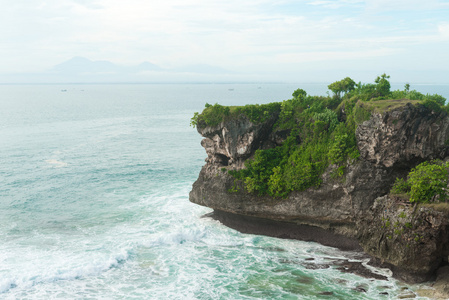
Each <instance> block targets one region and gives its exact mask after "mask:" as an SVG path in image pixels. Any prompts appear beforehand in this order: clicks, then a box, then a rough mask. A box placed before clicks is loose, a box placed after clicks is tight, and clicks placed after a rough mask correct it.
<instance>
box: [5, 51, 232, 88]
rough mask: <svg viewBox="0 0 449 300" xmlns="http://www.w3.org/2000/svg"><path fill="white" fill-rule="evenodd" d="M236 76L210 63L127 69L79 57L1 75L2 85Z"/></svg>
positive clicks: (145, 65)
mask: <svg viewBox="0 0 449 300" xmlns="http://www.w3.org/2000/svg"><path fill="white" fill-rule="evenodd" d="M235 76H239V74H238V73H235V72H232V71H229V70H225V69H223V68H220V67H216V66H211V65H206V64H197V65H186V66H183V67H174V68H170V69H168V68H161V67H160V66H158V65H155V64H153V63H151V62H147V61H146V62H142V63H140V64H138V65H134V66H123V65H117V64H115V63H113V62H110V61H106V60H97V61H94V60H90V59H88V58H85V57H81V56H76V57H73V58H71V59H69V60H67V61H65V62H62V63H60V64H57V65H55V66H54V67H52V68H50V69H47V70H46V71H44V72H36V73H14V74H1V73H0V83H103V82H108V83H111V82H121V83H126V82H210V81H216V82H222V81H229V80H233V81H235V80H236V79H235V78H236V77H235ZM230 78H231V79H230Z"/></svg>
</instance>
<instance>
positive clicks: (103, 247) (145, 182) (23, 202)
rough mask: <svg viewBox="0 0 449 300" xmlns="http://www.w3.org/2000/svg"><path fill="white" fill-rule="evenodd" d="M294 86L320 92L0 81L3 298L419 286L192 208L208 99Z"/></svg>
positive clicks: (199, 295)
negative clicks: (358, 269)
mask: <svg viewBox="0 0 449 300" xmlns="http://www.w3.org/2000/svg"><path fill="white" fill-rule="evenodd" d="M298 87H301V88H303V89H305V90H306V91H308V92H309V94H323V95H324V94H325V93H326V85H325V84H323V85H310V84H309V85H294V84H176V85H174V84H157V85H156V84H155V85H151V84H149V85H143V84H142V85H138V84H136V85H112V84H111V85H1V86H0V299H379V298H384V299H390V298H392V299H394V298H395V297H396V296H397V295H398V294H400V293H402V292H403V289H412V290H413V289H416V288H417V287H416V286H407V285H404V284H402V283H400V282H398V281H396V280H394V279H393V278H391V274H390V272H389V271H388V270H383V269H375V268H372V269H373V271H374V272H377V273H379V274H384V275H387V276H388V280H386V281H384V280H374V279H370V278H363V277H360V276H357V275H354V274H348V273H342V272H341V271H339V270H338V269H337V265H336V264H335V262H337V261H340V260H345V259H349V260H352V261H361V262H362V263H363V264H366V261H365V260H363V259H362V258H361V257H360V255H359V254H358V253H354V252H343V251H339V250H337V249H335V248H330V247H324V246H321V245H319V244H316V243H308V242H302V241H294V240H282V239H276V238H270V237H265V236H256V235H248V234H242V233H239V232H237V231H235V230H232V229H229V228H227V227H225V226H223V225H221V224H220V223H219V222H217V221H215V220H212V219H210V218H203V217H202V216H203V215H205V214H207V213H209V212H211V210H210V209H208V208H205V207H201V206H198V205H195V204H192V203H190V202H189V200H188V194H189V191H190V189H191V186H192V183H193V182H194V181H195V180H196V178H197V176H198V174H199V171H200V169H201V166H202V165H203V164H204V159H205V157H206V154H205V151H204V149H203V148H202V147H201V146H200V141H201V137H200V135H199V134H198V133H197V132H196V130H195V129H194V128H192V127H190V126H189V120H190V118H191V117H192V115H193V113H194V112H195V111H201V110H202V108H203V107H204V104H205V103H206V102H208V103H216V102H218V103H221V104H225V105H243V104H248V103H267V102H272V101H280V100H284V99H288V98H291V93H292V92H293V91H294V90H295V89H296V88H298ZM427 88H428V89H429V92H432V93H433V92H439V91H443V92H442V94H444V89H446V90H445V91H448V89H447V86H442V87H441V86H440V87H435V86H427ZM445 96H446V97H447V95H445ZM380 293H384V294H382V295H380ZM385 293H386V294H385Z"/></svg>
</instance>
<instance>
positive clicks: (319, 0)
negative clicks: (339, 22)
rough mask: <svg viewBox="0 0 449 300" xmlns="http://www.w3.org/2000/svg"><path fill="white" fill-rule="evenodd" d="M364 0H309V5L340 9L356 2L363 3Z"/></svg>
mask: <svg viewBox="0 0 449 300" xmlns="http://www.w3.org/2000/svg"><path fill="white" fill-rule="evenodd" d="M362 3H364V1H363V0H334V1H330V0H313V1H310V2H308V3H307V4H309V5H315V6H322V7H325V8H330V9H338V8H341V7H346V6H353V5H355V4H362Z"/></svg>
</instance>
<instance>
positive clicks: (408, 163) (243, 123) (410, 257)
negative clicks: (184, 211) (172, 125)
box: [189, 104, 449, 281]
mask: <svg viewBox="0 0 449 300" xmlns="http://www.w3.org/2000/svg"><path fill="white" fill-rule="evenodd" d="M276 120H277V115H273V116H272V117H271V118H269V119H268V120H267V121H265V122H263V123H260V124H254V123H252V122H251V121H250V120H248V118H246V117H245V116H243V115H242V117H240V118H237V119H234V120H231V121H228V122H224V123H221V124H220V125H218V126H215V127H207V126H201V124H199V126H198V127H197V130H198V132H199V133H200V134H201V135H202V136H203V137H205V139H204V140H203V141H202V143H201V145H202V146H203V147H204V148H205V149H206V153H207V159H206V165H205V166H204V167H203V168H202V170H201V172H200V174H199V178H198V180H197V181H196V182H195V183H194V184H193V188H192V191H191V192H190V196H189V198H190V201H191V202H193V203H196V204H199V205H203V206H207V207H210V208H213V209H214V210H217V211H223V212H227V213H232V214H235V215H242V216H250V217H257V218H263V219H268V220H275V221H283V222H289V223H293V224H301V225H311V226H316V227H320V228H322V229H325V230H328V231H329V232H332V233H336V234H339V235H344V236H346V237H349V238H353V239H354V240H356V241H358V242H359V243H360V245H361V246H362V247H363V248H364V249H365V251H366V252H367V253H369V254H370V255H372V256H373V257H376V258H378V259H379V260H380V261H383V262H385V263H388V264H389V265H390V266H392V269H393V270H394V271H395V273H396V274H398V276H400V277H401V278H403V279H405V280H407V281H422V280H426V279H428V278H430V276H431V274H433V273H434V272H435V270H436V269H437V268H438V266H439V264H440V263H441V262H442V261H443V257H444V255H446V260H447V253H446V252H447V249H446V248H447V247H448V246H447V245H448V243H449V242H448V240H447V239H446V238H442V235H444V234H446V236H447V233H448V232H447V219H448V217H447V216H446V215H441V214H438V213H436V212H431V211H427V210H426V211H422V212H421V211H420V212H419V217H416V218H417V219H419V220H423V221H422V222H423V223H422V224H419V225H416V226H415V225H414V226H415V228H416V230H417V231H419V232H423V233H424V232H427V230H429V234H428V235H426V234H424V235H423V238H424V239H423V240H422V241H425V242H420V243H415V244H413V245H414V246H413V247H412V248H407V247H405V246H406V245H407V244H406V243H405V242H404V243H405V244H404V243H403V242H401V243H399V242H398V243H393V241H399V240H400V239H399V238H396V239H395V238H394V236H392V238H391V239H389V238H388V236H389V235H391V234H390V233H388V232H389V231H388V230H387V229H386V227H382V224H381V223H382V221H381V220H382V216H384V214H383V209H384V206H385V205H387V204H382V205H381V204H379V203H380V202H375V200H376V198H378V197H382V196H385V195H386V194H388V192H389V190H390V188H391V186H392V185H393V183H394V181H395V179H396V177H399V176H404V175H405V174H407V173H408V172H409V171H410V169H411V168H413V167H415V166H416V165H417V164H419V163H421V162H422V161H424V160H428V159H434V158H440V159H444V158H446V157H447V156H448V155H449V147H448V146H447V144H448V141H449V117H448V116H447V115H446V114H444V113H435V112H433V111H432V110H430V109H428V108H426V107H424V106H422V105H415V106H414V105H411V104H407V105H405V106H403V107H399V108H396V109H394V110H391V111H387V112H384V113H382V114H380V113H373V114H372V116H371V118H370V120H368V121H365V122H363V123H362V124H359V126H358V128H357V130H356V138H357V145H358V148H359V151H360V154H361V155H360V158H359V159H358V160H357V161H353V162H351V163H350V164H349V165H348V167H347V169H346V172H345V175H344V178H340V179H333V178H332V177H331V176H330V174H331V172H332V170H333V168H335V166H330V167H329V168H328V170H327V171H326V172H325V173H324V174H323V182H322V184H321V185H320V187H319V188H309V189H307V190H305V191H302V192H292V193H291V194H290V195H289V197H288V198H287V199H273V198H271V197H268V196H262V197H261V196H258V195H255V194H250V193H247V192H246V191H245V190H244V188H242V186H241V183H239V182H238V181H236V180H234V178H233V177H232V176H230V175H229V174H228V172H227V170H230V169H233V170H239V169H241V168H244V162H245V160H247V159H251V158H252V157H253V156H254V153H255V151H256V150H257V149H267V148H270V147H275V146H276V145H279V144H282V142H283V140H284V139H285V137H286V136H287V134H288V133H286V132H276V131H274V130H273V124H274V123H275V122H276ZM236 187H239V189H238V192H234V191H235V190H236ZM382 203H384V202H382ZM397 212H398V208H397V207H396V208H392V212H391V213H392V214H395V213H397ZM390 218H392V219H393V215H391V216H390ZM395 218H396V219H397V216H396V217H395ZM429 218H430V219H429ZM396 219H395V220H396ZM435 222H437V223H438V222H439V223H438V224H440V225H435V224H437V223H435ZM371 223H373V224H376V227H372V226H371ZM404 224H405V223H404ZM413 224H415V223H413ZM404 226H406V225H404ZM407 226H409V225H407ZM393 233H394V231H393ZM427 236H428V238H426V237H427ZM408 238H409V236H407V239H408ZM413 239H414V237H413ZM401 241H402V240H401ZM410 245H411V244H410ZM410 245H409V246H410ZM403 247H405V248H403ZM410 247H411V246H410ZM443 248H444V249H443ZM407 274H408V275H407Z"/></svg>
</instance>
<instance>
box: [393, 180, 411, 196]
mask: <svg viewBox="0 0 449 300" xmlns="http://www.w3.org/2000/svg"><path fill="white" fill-rule="evenodd" d="M409 192H410V184H409V183H408V182H407V181H406V180H405V179H404V178H396V181H395V183H394V185H393V187H392V188H391V191H390V193H392V194H394V195H399V194H406V193H409Z"/></svg>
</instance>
